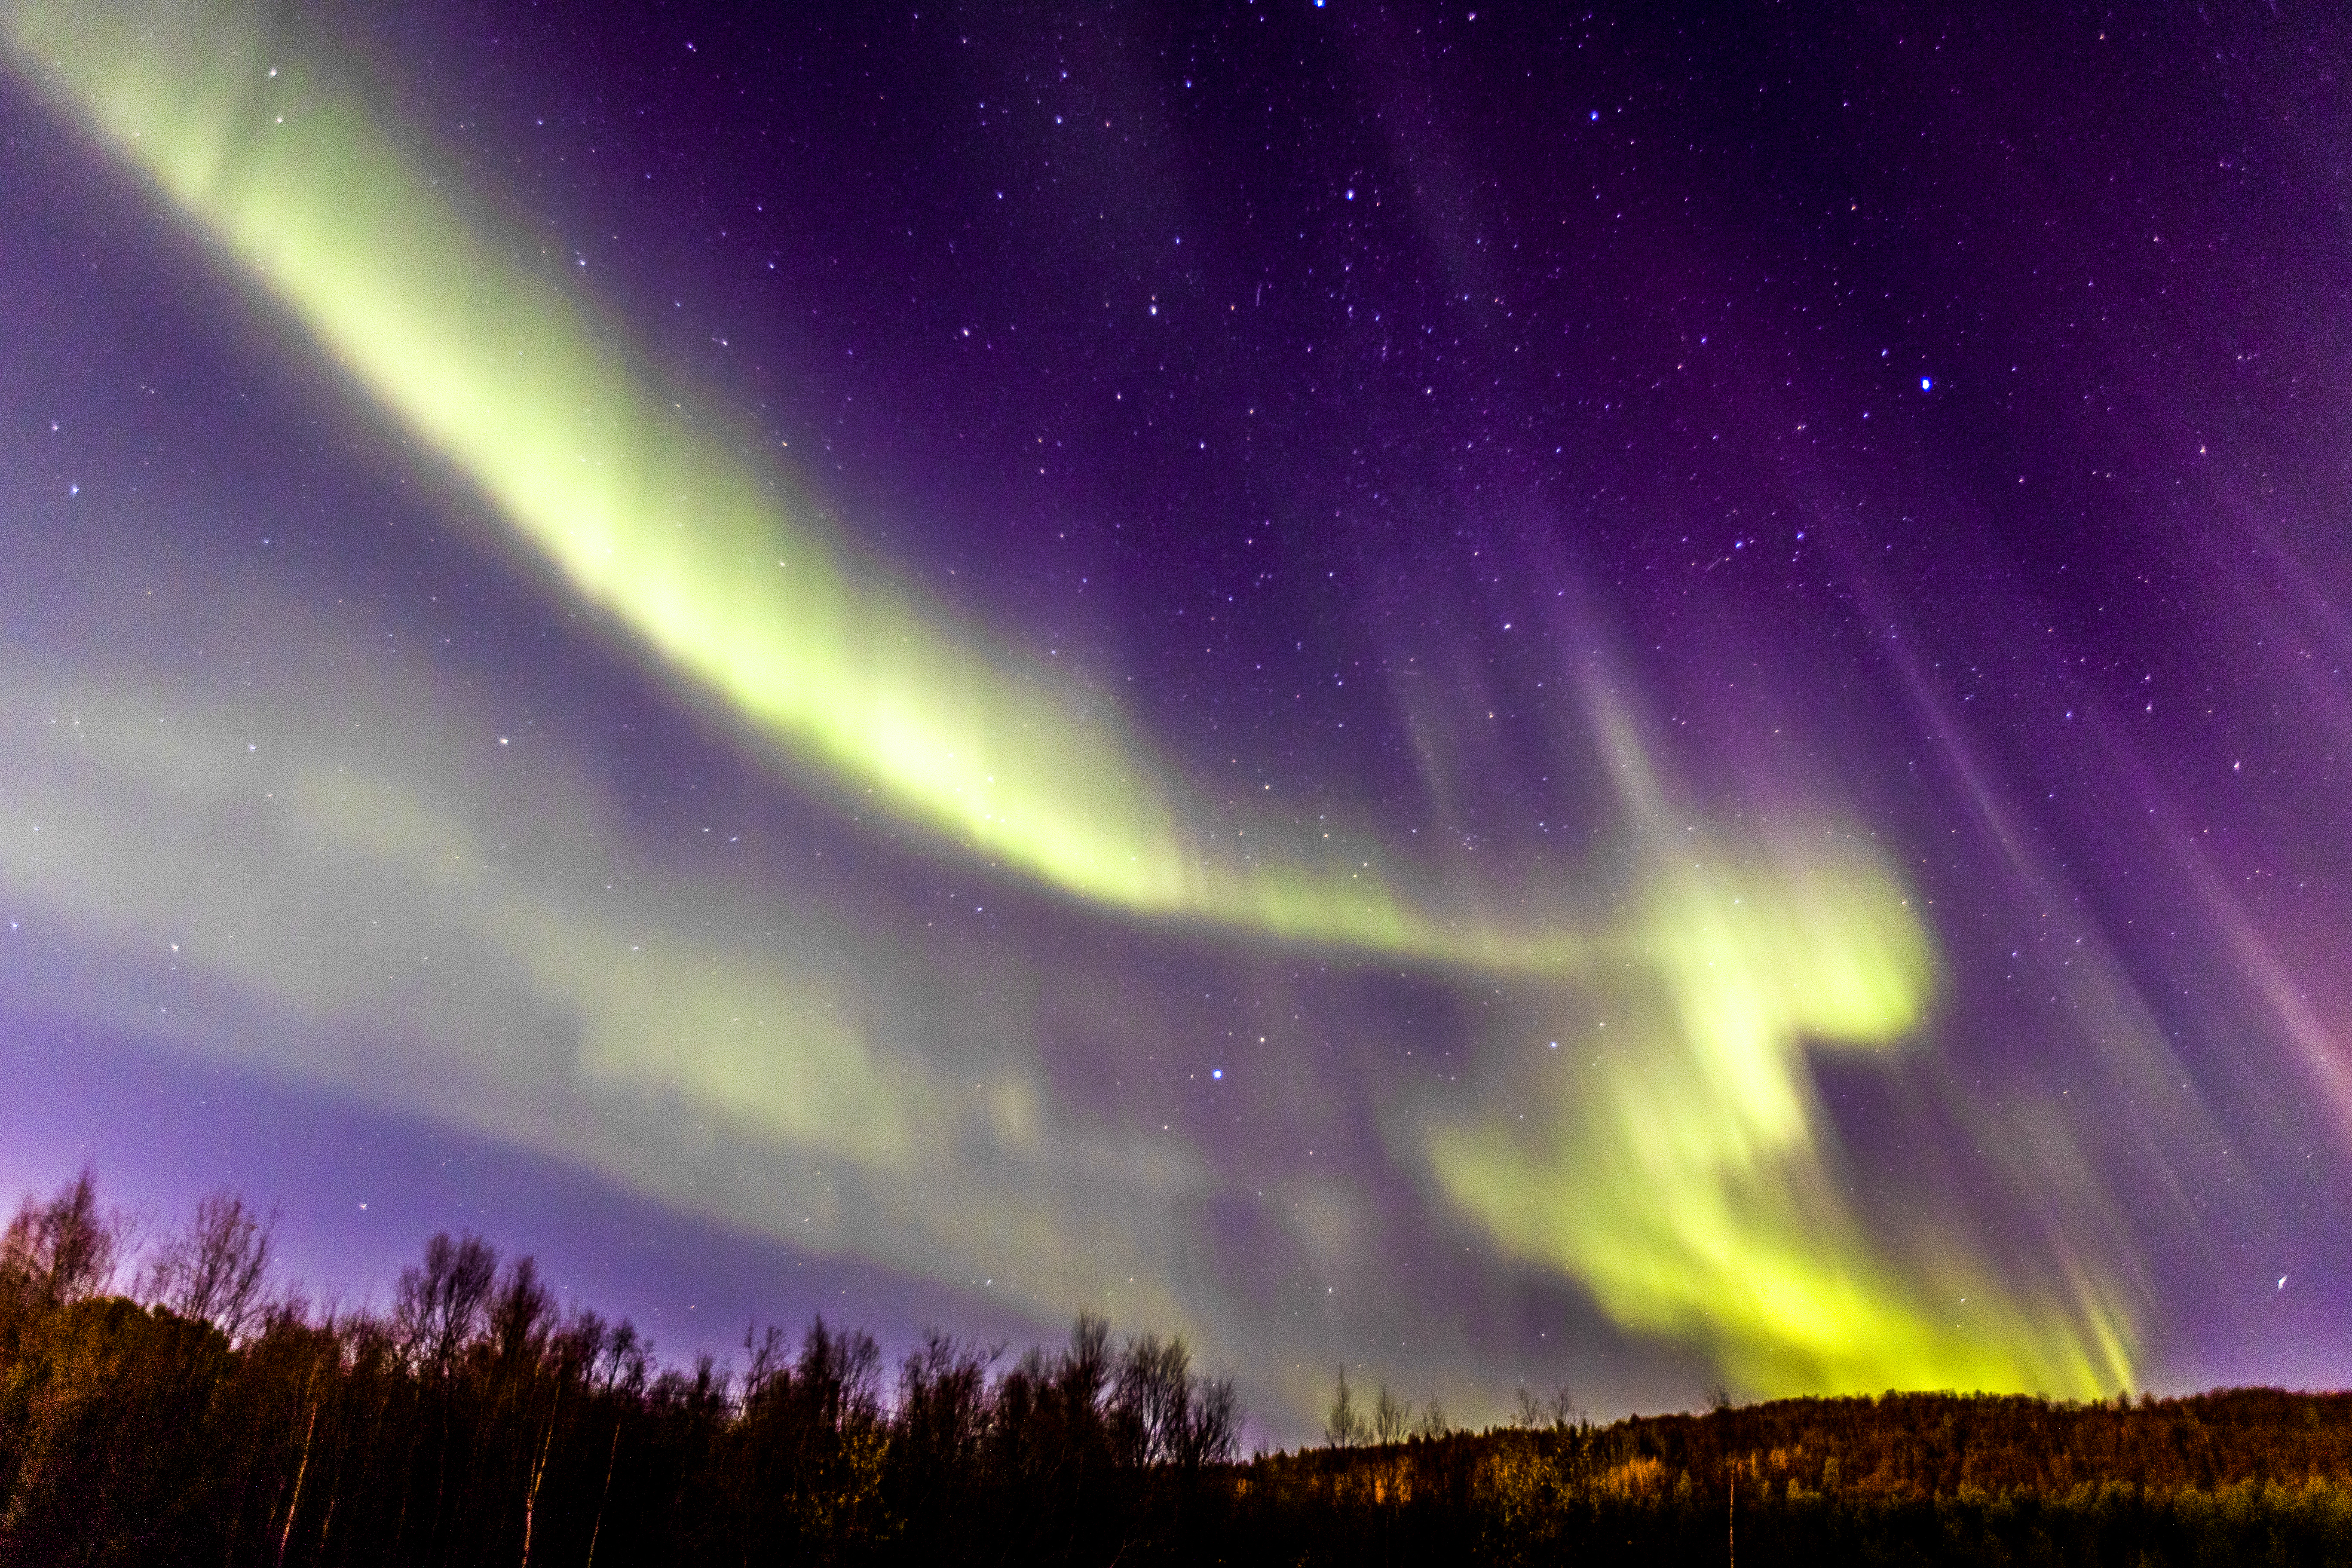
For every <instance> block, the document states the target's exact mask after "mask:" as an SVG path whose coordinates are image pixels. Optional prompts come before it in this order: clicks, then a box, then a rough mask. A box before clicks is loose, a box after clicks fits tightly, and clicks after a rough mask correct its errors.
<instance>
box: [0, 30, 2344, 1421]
mask: <svg viewBox="0 0 2352 1568" xmlns="http://www.w3.org/2000/svg"><path fill="white" fill-rule="evenodd" d="M2003 9H2004V8H1999V7H1996V8H1991V9H1990V10H1985V9H1981V8H1980V9H1979V10H1978V11H1975V12H1971V13H1969V14H1968V15H1967V16H1963V17H1960V18H1959V19H1954V18H1952V17H1950V16H1943V17H1937V16H1932V15H1930V14H1929V13H1927V11H1925V10H1923V9H1914V8H1906V7H1902V6H1890V5H1872V6H1864V7H1856V8H1854V9H1853V10H1852V11H1838V10H1832V9H1827V8H1792V7H1786V6H1782V7H1765V6H1741V7H1728V6H1727V7H1720V8H1716V9H1704V8H1696V7H1687V8H1684V9H1682V10H1680V11H1675V10H1674V9H1672V8H1670V7H1666V6H1640V7H1625V8H1622V11H1621V12H1619V13H1617V14H1614V15H1612V14H1611V13H1609V12H1606V11H1601V12H1595V13H1593V14H1592V15H1591V16H1579V14H1577V13H1575V12H1572V11H1568V10H1562V9H1559V8H1557V7H1550V6H1539V7H1524V6H1513V5H1502V6H1496V7H1495V8H1493V9H1488V8H1487V7H1486V5H1483V4H1482V5H1479V6H1477V8H1475V9H1473V8H1471V7H1469V6H1466V5H1453V6H1450V7H1446V8H1442V9H1440V8H1431V9H1427V10H1408V9H1404V8H1398V7H1381V6H1377V5H1370V4H1362V3H1358V0H1329V3H1328V4H1323V3H1321V0H1258V3H1255V4H1250V3H1237V4H1228V5H1168V6H1160V7H1152V6H1146V5H1117V6H1096V5H1072V6H1067V7H1063V8H1060V9H1055V8H1053V7H1011V6H1007V7H967V8H963V9H958V8H955V7H952V6H948V5H941V6H940V8H938V9H936V10H934V9H933V8H931V6H930V5H928V4H924V5H917V6H916V7H914V8H912V9H909V8H908V7H907V6H904V5H900V6H895V7H882V6H866V5H835V6H824V7H774V6H771V7H740V8H735V7H718V6H709V5H695V4H684V5H666V6H655V7H646V8H642V9H637V8H625V7H590V6H582V5H542V6H536V7H524V6H520V5H488V4H468V3H466V0H431V3H427V4H420V5H403V6H394V7H362V6H358V5H348V4H328V5H306V6H300V7H292V6H281V7H265V8H258V9H247V8H245V7H236V6H226V5H220V6H215V5H205V4H200V3H197V0H187V3H184V4H183V3H169V0H167V3H164V4H158V5H123V4H98V3H96V0H87V3H85V0H5V3H0V63H5V73H0V147H5V153H0V562H5V571H0V916H4V917H5V928H0V1192H5V1195H7V1196H9V1197H10V1198H12V1199H13V1197H14V1195H15V1194H16V1193H17V1192H20V1191H26V1190H38V1191H41V1192H44V1193H46V1192H47V1191H48V1190H50V1189H52V1188H54V1187H55V1186H56V1185H57V1184H58V1182H60V1181H61V1180H63V1179H65V1178H67V1177H69V1176H70V1175H71V1174H72V1173H74V1172H75V1171H77V1170H79V1168H81V1167H82V1166H83V1165H84V1164H85V1163H87V1164H88V1165H89V1167H91V1168H92V1169H93V1170H94V1171H95V1173H97V1176H98V1178H99V1181H100V1185H101V1189H102V1191H103V1192H104V1193H106V1194H109V1195H110V1197H112V1198H113V1199H115V1200H117V1201H120V1202H121V1203H123V1204H125V1205H129V1207H130V1208H131V1209H132V1210H133V1211H135V1212H136V1213H137V1214H138V1215H142V1216H143V1218H144V1221H145V1223H146V1224H147V1225H148V1226H149V1227H150V1230H151V1232H152V1231H154V1230H160V1229H162V1228H164V1227H168V1226H170V1225H171V1224H173V1223H175V1222H176V1221H177V1220H178V1219H179V1217H180V1216H182V1215H184V1214H185V1213H186V1212H187V1211H188V1209H189V1208H190V1207H191V1206H192V1205H193V1204H194V1201H195V1199H196V1198H197V1197H198V1196H200V1195H201V1194H205V1193H206V1192H209V1191H211V1190H214V1189H215V1188H217V1187H221V1186H227V1187H232V1188H235V1189H236V1190H238V1191H241V1192H242V1193H243V1194H245V1195H246V1196H247V1198H248V1199H250V1200H251V1201H253V1202H254V1203H256V1204H257V1205H259V1206H261V1207H263V1208H265V1209H275V1210H277V1211H278V1215H279V1222H278V1240H279V1244H280V1252H281V1258H282V1259H283V1267H284V1269H285V1271H286V1272H287V1273H288V1275H289V1277H299V1279H301V1280H303V1281H304V1282H305V1284H306V1286H307V1288H308V1289H309V1290H310V1293H311V1294H312V1296H313V1297H314V1299H317V1300H321V1301H330V1300H331V1301H339V1302H341V1303H343V1304H346V1305H356V1304H362V1303H364V1302H367V1301H371V1300H373V1301H375V1302H377V1303H378V1304H381V1303H382V1302H383V1300H386V1296H387V1292H388V1290H389V1289H390V1286H391V1282H392V1281H393V1279H394V1278H395V1277H396V1275H397V1273H398V1270H399V1268H401V1267H402V1265H403V1264H404V1263H405V1262H407V1261H409V1260H411V1259H413V1258H415V1256H416V1255H417V1253H418V1251H419V1249H420V1247H421V1245H422V1242H423V1239H424V1237H425V1236H427V1235H429V1234H430V1233H431V1232H432V1231H434V1230H436V1229H441V1228H447V1229H451V1230H453V1231H454V1230H460V1229H470V1230H475V1231H478V1232H480V1233H481V1234H483V1235H485V1236H486V1237H488V1238H490V1239H491V1240H492V1241H494V1242H496V1243H497V1244H499V1246H501V1247H505V1248H507V1249H509V1251H510V1252H532V1253H536V1254H537V1255H538V1256H539V1258H540V1259H541V1264H542V1267H543V1268H545V1269H546V1270H547V1271H548V1273H549V1274H550V1275H551V1276H552V1278H553V1279H554V1281H555V1282H556V1284H558V1285H559V1286H560V1287H562V1289H563V1290H564V1291H565V1292H566V1294H567V1298H568V1299H570V1300H576V1301H578V1302H581V1303H583V1304H593V1305H594V1306H596V1307H597V1308H599V1309H600V1310H604V1311H605V1312H606V1313H607V1314H608V1315H614V1316H617V1315H619V1314H621V1313H624V1312H625V1313H630V1314H633V1315H635V1317H636V1318H637V1319H638V1321H640V1322H641V1323H642V1324H643V1325H645V1326H646V1328H647V1329H649V1331H651V1332H652V1334H653V1336H654V1338H655V1341H656V1345H657V1348H658V1349H659V1350H660V1351H661V1352H663V1353H664V1354H666V1355H667V1356H671V1357H686V1356H690V1355H691V1354H692V1353H693V1352H696V1351H698V1350H704V1349H708V1350H713V1351H717V1352H725V1351H727V1350H728V1349H729V1348H730V1346H733V1345H735V1344H736V1343H737V1342H739V1341H740V1338H741V1336H742V1333H743V1329H744V1325H745V1324H746V1322H747V1321H750V1320H751V1318H753V1317H754V1316H757V1317H759V1318H761V1319H762V1320H763V1321H764V1320H766V1319H771V1318H772V1319H775V1320H777V1321H782V1322H784V1323H786V1324H788V1325H790V1324H795V1323H798V1322H800V1321H804V1320H805V1319H806V1318H807V1317H808V1316H809V1315H810V1314H811V1313H814V1312H818V1311H823V1312H824V1313H826V1314H827V1315H828V1316H829V1317H832V1318H835V1319H845V1320H846V1321H850V1322H852V1323H857V1324H862V1325H864V1326H866V1327H867V1328H870V1329H872V1330H873V1331H875V1332H877V1335H879V1336H880V1337H881V1338H882V1339H883V1341H884V1342H885V1344H886V1345H887V1346H901V1345H903V1344H904V1343H906V1342H907V1341H908V1338H909V1337H910V1336H911V1335H913V1334H915V1333H917V1332H919V1331H921V1330H922V1329H924V1328H926V1327H928V1326H931V1325H938V1326H940V1327H942V1328H945V1329H948V1330H950V1331H954V1332H957V1333H959V1334H964V1335H969V1336H971V1337H972V1338H974V1339H976V1340H979V1341H982V1342H986V1343H996V1342H1011V1343H1013V1344H1014V1345H1016V1346H1018V1345H1022V1344H1025V1343H1028V1342H1031V1341H1033V1340H1045V1341H1048V1342H1050V1341H1053V1340H1055V1339H1058V1338H1059V1337H1060V1336H1061V1334H1062V1333H1063V1332H1065V1331H1066V1327H1067V1325H1068V1323H1069V1321H1070V1319H1071V1317H1072V1315H1073V1314H1074V1313H1075V1312H1076V1311H1077V1310H1079V1309H1081V1308H1092V1309H1095V1310H1101V1311H1104V1312H1107V1313H1108V1315H1109V1317H1110V1318H1111V1320H1112V1321H1113V1323H1114V1325H1115V1327H1116V1328H1118V1329H1120V1330H1126V1331H1143V1330H1153V1331H1162V1332H1165V1331H1181V1332H1182V1333H1184V1334H1185V1335H1186V1336H1187V1337H1188V1339H1189V1340H1190V1341H1191V1342H1192V1344H1193V1345H1194V1347H1195V1349H1196V1351H1197V1352H1198V1353H1199V1355H1200V1357H1201V1358H1202V1362H1203V1363H1205V1364H1207V1365H1208V1366H1210V1367H1212V1368H1213V1369H1217V1370H1223V1371H1227V1372H1230V1373H1234V1375H1235V1376H1236V1377H1237V1378H1238V1380H1239V1382H1240V1384H1241V1389H1242V1393H1243V1396H1244V1402H1245V1403H1246V1405H1248V1406H1249V1408H1250V1410H1251V1411H1252V1412H1253V1416H1254V1422H1255V1425H1254V1426H1253V1427H1252V1431H1253V1432H1254V1433H1255V1434H1256V1435H1257V1436H1259V1437H1260V1438H1263V1439H1265V1440H1277V1439H1285V1438H1295V1437H1298V1436H1306V1435H1307V1434H1308V1433H1309V1432H1310V1431H1312V1430H1313V1428H1314V1427H1315V1426H1316V1425H1317V1419H1318V1412H1319V1409H1320V1406H1321V1405H1322V1403H1323V1402H1324V1401H1325V1400H1326V1399H1327V1398H1328V1389H1329V1387H1330V1382H1331V1377H1332V1373H1333V1371H1334V1369H1335V1368H1336V1367H1337V1366H1339V1364H1341V1363H1345V1364H1346V1365H1347V1367H1348V1368H1349V1375H1350V1378H1351V1381H1354V1382H1356V1383H1358V1384H1359V1385H1360V1386H1362V1387H1370V1386H1371V1385H1373V1384H1375V1383H1378V1382H1381V1381H1385V1382H1386V1383H1387V1384H1389V1385H1390V1386H1391V1388H1393V1389H1394V1390H1395V1391H1397V1392H1398V1393H1399V1394H1401V1395H1402V1396H1403V1397H1406V1398H1408V1399H1411V1400H1412V1401H1413V1402H1415V1404H1416V1405H1419V1404H1421V1403H1422V1402H1425V1401H1428V1400H1430V1399H1437V1400H1439V1401H1442V1402H1443V1404H1444V1408H1445V1409H1446V1411H1447V1412H1448V1413H1449V1414H1451V1415H1453V1417H1454V1419H1455V1420H1457V1421H1476V1420H1482V1419H1487V1418H1492V1417H1496V1416H1499V1415H1502V1414H1503V1413H1504V1412H1506V1411H1507V1409H1508V1408H1509V1407H1510V1406H1511V1405H1512V1403H1513V1400H1514V1391H1515V1390H1516V1389H1517V1388H1518V1387H1520V1386H1522V1385H1524V1386H1527V1387H1528V1388H1531V1389H1535V1390H1539V1391H1542V1392H1543V1393H1545V1394H1549V1393H1550V1392H1551V1391H1553V1390H1555V1389H1557V1388H1559V1387H1561V1386H1563V1385H1565V1386H1566V1387H1567V1388H1568V1389H1569V1390H1570V1393H1571V1395H1572V1397H1573V1398H1574V1400H1575V1402H1576V1404H1577V1405H1579V1406H1580V1407H1581V1408H1583V1409H1585V1410H1587V1411H1589V1412H1591V1413H1592V1414H1594V1415H1612V1414H1615V1413H1619V1412H1622V1411H1624V1410H1628V1409H1658V1408H1661V1407H1686V1406H1689V1405H1695V1404H1696V1403H1699V1402H1701V1401H1703V1400H1704V1399H1705V1398H1706V1397H1707V1396H1708V1394H1710V1392H1711V1391H1713V1390H1716V1389H1718V1388H1720V1389H1723V1390H1726V1391H1727V1392H1729V1393H1731V1394H1736V1395H1738V1396H1741V1397H1753V1396H1762V1395H1769V1394H1790V1393H1807V1392H1830V1391H1853V1390H1864V1391H1874V1390H1878V1389H1883V1388H1886V1387H1890V1386H1906V1387H1908V1386H1925V1387H1959V1388H1977V1387H1982V1388H1991V1389H2028V1390H2036V1391H2041V1392H2044V1393H2048V1394H2053V1395H2068V1396H2077V1397H2079V1396H2084V1395H2089V1394H2113V1393H2114V1392H2116V1390H2117V1389H2119V1388H2130V1389H2133V1390H2138V1389H2142V1388H2154V1389H2158V1390H2180V1389H2185V1388H2189V1387H2192V1386H2204V1385H2209V1384H2216V1383H2237V1382H2264V1383H2284V1384H2302V1385H2328V1386H2334V1385H2337V1384H2342V1383H2344V1382H2346V1381H2347V1379H2352V1225H2348V1224H2347V1218H2346V1216H2347V1198H2352V965H2347V953H2352V768H2347V762H2348V761H2352V689H2347V682H2346V678H2345V668H2346V665H2347V660H2352V608H2347V605H2352V467H2347V459H2352V374H2347V354H2352V337H2348V336H2347V323H2352V214H2347V173H2348V172H2352V169H2348V168H2347V153H2352V136H2347V127H2352V102H2347V90H2346V86H2345V77H2346V72H2347V68H2352V58H2347V57H2348V56H2352V26H2347V25H2346V24H2345V23H2344V22H2343V21H2342V19H2341V18H2340V17H2338V16H2335V15H2333V8H2331V7H2326V6H2305V5H2295V4H2291V3H2288V0H2280V3H2279V4H2277V5H2221V4H2210V5H2205V6H2189V5H2181V6H2167V7H2128V8H2122V9H2119V10H2118V11H2117V12H2116V13H2114V14H2112V15H2110V14H2107V13H2102V12H2097V11H2092V10H2083V9H2067V8H2060V7H2023V6H2020V7H2011V8H2005V9H2006V10H2007V13H2008V14H2006V15H2001V14H1999V13H2000V12H2001V11H2002V10H2003Z"/></svg>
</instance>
